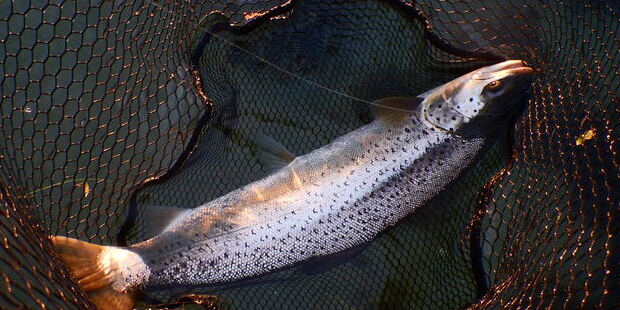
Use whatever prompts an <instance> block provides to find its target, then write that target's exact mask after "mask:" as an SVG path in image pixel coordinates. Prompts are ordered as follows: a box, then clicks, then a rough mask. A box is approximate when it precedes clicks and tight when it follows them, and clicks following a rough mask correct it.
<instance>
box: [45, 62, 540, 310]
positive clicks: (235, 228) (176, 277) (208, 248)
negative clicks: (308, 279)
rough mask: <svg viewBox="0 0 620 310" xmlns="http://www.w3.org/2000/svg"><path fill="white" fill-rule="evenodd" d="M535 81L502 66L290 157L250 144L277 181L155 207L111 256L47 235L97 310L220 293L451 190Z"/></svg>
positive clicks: (380, 107) (518, 65) (387, 102)
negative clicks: (141, 235)
mask: <svg viewBox="0 0 620 310" xmlns="http://www.w3.org/2000/svg"><path fill="white" fill-rule="evenodd" d="M532 75H533V70H532V69H531V68H530V67H528V66H527V65H526V64H525V63H524V62H523V61H521V60H508V61H504V62H501V63H498V64H495V65H491V66H487V67H483V68H480V69H478V70H475V71H473V72H470V73H468V74H465V75H463V76H461V77H459V78H456V79H455V80H452V81H450V82H448V83H446V84H443V85H441V86H438V87H436V88H434V89H431V90H429V91H427V92H425V93H423V94H421V95H419V96H416V97H389V98H384V99H380V100H377V101H375V102H374V108H375V120H374V121H372V122H370V123H368V124H366V125H364V126H362V127H360V128H358V129H356V130H354V131H352V132H350V133H348V134H345V135H343V136H341V137H339V138H337V139H335V140H334V141H332V142H331V143H329V144H327V145H325V146H323V147H321V148H319V149H316V150H314V151H312V152H310V153H307V154H305V155H302V156H295V155H293V154H292V153H291V152H290V151H288V150H287V149H286V147H284V146H283V145H281V144H279V143H278V142H277V141H276V140H274V139H271V138H269V137H266V136H262V135H260V134H256V135H255V136H254V137H253V139H254V140H256V143H255V146H256V148H257V149H259V150H260V151H259V152H257V154H258V156H259V157H260V158H261V159H262V161H263V162H264V163H265V165H266V166H268V167H269V168H270V169H272V170H273V172H272V173H271V174H269V175H267V176H266V177H264V178H262V179H260V180H257V181H255V182H253V183H250V184H248V185H246V186H243V187H241V188H239V189H236V190H234V191H232V192H230V193H228V194H226V195H224V196H221V197H219V198H217V199H214V200H213V201H211V202H208V203H206V204H204V205H202V206H199V207H196V208H194V209H183V208H175V207H159V208H154V209H153V210H152V212H153V214H154V216H153V217H152V218H150V219H148V220H147V221H146V222H148V223H149V225H151V226H152V227H151V228H152V229H153V230H155V229H159V230H160V232H159V233H158V234H156V235H155V236H154V237H152V238H151V239H148V240H146V241H143V242H140V243H137V244H134V245H131V246H128V247H115V246H103V245H96V244H92V243H88V242H85V241H81V240H77V239H73V238H68V237H63V236H52V237H51V241H52V244H53V245H54V249H55V251H56V253H57V255H58V257H59V258H60V259H61V260H62V261H63V262H64V263H65V265H66V266H67V268H68V269H69V271H70V272H71V273H72V274H73V276H74V277H75V278H76V279H77V281H78V283H79V284H80V286H81V287H82V288H83V289H84V291H86V293H87V294H88V296H89V299H90V300H91V301H92V302H93V303H94V304H95V305H96V306H97V308H98V309H131V308H132V307H133V306H134V305H135V302H136V298H137V296H138V295H139V293H140V292H143V291H148V290H153V289H160V288H169V287H186V286H188V287H196V286H206V285H212V284H218V283H228V282H234V281H239V280H243V279H249V278H252V277H257V276H260V275H263V274H267V273H269V272H273V271H276V270H280V269H283V268H286V267H290V266H294V265H296V264H299V263H302V262H305V261H309V260H312V259H316V258H329V256H330V255H335V254H338V253H342V252H343V251H346V250H349V249H352V248H355V247H358V246H360V245H364V244H367V243H368V242H370V241H371V240H373V238H375V237H376V236H378V235H379V234H380V233H382V232H384V231H386V230H388V229H389V228H390V227H393V226H394V225H395V224H396V223H398V222H399V221H400V220H402V219H403V218H405V217H407V216H410V215H412V213H414V211H415V210H416V209H418V208H420V207H423V206H424V205H425V204H426V203H427V202H428V201H429V200H430V199H432V198H433V197H435V196H437V195H438V194H439V193H441V192H442V191H443V189H445V188H446V187H447V186H448V185H449V184H450V183H451V182H454V181H455V180H456V179H457V178H458V177H459V176H460V175H461V174H462V173H463V172H464V171H465V170H466V169H467V168H468V167H469V166H471V165H472V164H473V163H474V162H475V159H476V158H477V157H478V156H480V154H482V153H483V152H484V150H485V146H488V145H489V144H490V143H491V142H492V141H493V140H494V139H496V138H497V137H499V136H500V135H502V134H504V133H506V132H507V130H508V128H509V127H510V124H512V123H514V119H515V118H516V117H517V116H518V115H519V114H520V113H521V111H522V110H523V107H524V106H525V103H524V102H526V101H527V100H526V94H527V90H528V88H529V86H530V84H531V79H532Z"/></svg>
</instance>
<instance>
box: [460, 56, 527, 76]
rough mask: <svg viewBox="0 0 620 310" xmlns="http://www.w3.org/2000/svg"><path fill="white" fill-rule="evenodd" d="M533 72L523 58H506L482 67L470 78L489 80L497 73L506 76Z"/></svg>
mask: <svg viewBox="0 0 620 310" xmlns="http://www.w3.org/2000/svg"><path fill="white" fill-rule="evenodd" d="M532 73H534V70H533V69H532V68H530V67H528V66H527V63H526V62H525V61H523V60H507V61H504V62H500V63H498V64H495V65H492V66H489V67H486V68H482V69H480V71H477V72H474V74H473V75H472V79H474V80H489V79H493V78H497V77H498V76H499V75H501V76H508V75H513V74H518V75H528V74H532Z"/></svg>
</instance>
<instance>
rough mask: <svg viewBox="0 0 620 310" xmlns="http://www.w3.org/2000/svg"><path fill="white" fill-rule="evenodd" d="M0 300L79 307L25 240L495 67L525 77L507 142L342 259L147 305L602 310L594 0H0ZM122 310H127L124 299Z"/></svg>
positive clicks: (237, 167)
mask: <svg viewBox="0 0 620 310" xmlns="http://www.w3.org/2000/svg"><path fill="white" fill-rule="evenodd" d="M0 42H1V43H2V44H0V63H1V65H0V73H1V74H0V85H1V88H0V94H1V97H2V103H1V105H0V187H1V189H2V191H1V194H0V204H1V205H2V212H1V216H0V244H1V246H2V250H1V252H0V276H1V278H0V308H6V309H13V308H20V307H22V308H33V309H34V308H48V309H56V308H62V309H69V308H87V307H88V305H89V304H88V302H87V301H86V299H85V298H84V294H83V292H82V291H81V290H80V289H79V287H78V286H77V284H75V283H74V282H73V280H72V278H71V277H70V276H69V275H68V273H67V272H66V271H65V270H64V268H63V266H62V264H60V263H59V262H58V261H56V260H55V259H54V256H53V252H52V251H51V246H50V244H49V241H48V239H47V238H46V235H50V234H53V235H56V234H57V235H65V236H71V237H75V238H80V239H82V240H88V241H91V242H95V243H101V244H117V245H126V244H132V243H135V242H139V241H141V240H145V239H147V238H149V237H150V236H149V235H147V233H146V231H144V230H142V229H141V227H142V225H141V224H142V221H143V219H144V214H145V212H146V211H148V210H149V208H152V207H155V206H175V207H184V208H192V207H196V206H198V205H200V204H202V203H205V202H208V201H210V200H212V199H213V198H215V197H218V196H221V195H223V194H225V193H227V192H229V191H231V190H233V189H236V188H238V187H239V186H241V185H244V184H247V183H248V182H251V181H253V180H257V179H260V178H261V177H263V176H265V175H267V174H268V172H267V171H266V169H265V167H263V166H262V165H261V163H260V162H259V161H257V159H256V156H255V152H256V150H255V147H254V146H253V144H252V141H251V138H249V137H251V136H252V135H254V134H256V133H260V134H263V135H266V136H269V137H271V138H273V139H274V140H277V141H279V142H280V143H282V144H283V145H285V146H286V147H287V148H288V149H289V150H291V151H292V152H293V153H295V154H298V155H300V154H304V153H307V152H310V151H312V150H314V149H316V148H318V147H320V146H322V145H324V144H326V143H329V142H330V141H331V140H333V139H334V138H336V137H338V136H340V135H342V134H344V133H347V132H349V131H351V130H354V129H356V128H358V127H359V126H361V125H362V124H364V123H367V122H369V121H370V120H372V116H371V113H370V107H369V105H368V104H367V102H370V101H373V100H376V99H379V98H383V97H387V96H407V95H417V94H419V93H422V92H424V91H426V90H428V89H430V88H432V87H434V86H437V85H439V84H442V83H444V82H446V81H449V80H451V79H452V78H454V77H456V76H459V75H461V74H463V73H466V72H469V71H471V70H473V69H475V68H478V67H480V66H483V65H486V64H490V63H493V62H497V61H499V60H501V59H523V60H525V61H526V62H528V63H529V64H531V66H532V67H534V68H535V69H536V70H537V75H536V77H535V80H534V82H533V87H532V96H531V99H530V101H529V104H528V106H527V108H526V110H525V111H524V112H523V115H522V116H521V117H520V118H519V119H518V120H517V122H516V125H515V126H513V128H512V129H513V130H512V131H511V133H510V135H509V136H507V137H504V138H502V139H500V140H499V141H497V142H496V144H495V145H494V146H493V147H492V149H491V150H490V151H489V152H488V153H487V154H486V155H485V157H484V158H482V159H481V160H480V161H479V162H477V163H476V164H475V167H474V169H472V170H471V171H470V172H468V173H467V174H466V175H464V176H462V177H461V178H460V179H459V180H458V181H457V182H455V183H454V184H452V185H450V186H449V187H448V188H447V189H446V190H445V191H444V193H443V194H441V195H439V196H438V197H436V198H435V199H433V201H431V202H430V203H429V204H428V205H427V206H425V207H424V208H421V209H419V210H417V211H416V212H415V213H414V215H413V216H411V217H410V218H408V219H406V220H404V221H403V222H401V223H399V224H398V225H397V226H396V227H394V228H393V229H391V230H389V231H388V232H386V233H385V234H383V235H381V236H380V237H378V238H377V239H376V240H374V241H373V242H372V243H370V244H369V245H367V246H365V247H364V248H362V249H360V250H358V251H356V252H355V253H353V254H352V255H349V256H347V257H344V258H342V257H340V258H338V259H333V260H327V261H324V262H321V263H320V264H311V265H303V266H298V267H295V268H289V269H286V270H282V271H279V272H275V273H272V274H269V275H266V276H263V277H260V278H257V279H252V280H248V281H244V282H242V283H234V284H229V285H218V286H212V287H201V288H194V289H191V290H186V289H184V290H167V291H156V292H149V293H148V296H145V297H144V301H143V302H144V303H150V304H161V303H166V302H169V301H171V300H175V298H177V297H178V296H179V295H184V294H188V293H198V294H206V295H213V296H215V297H216V298H217V302H216V305H217V307H220V308H225V309H228V308H231V309H238V308H319V307H320V308H337V309H341V308H364V309H366V308H381V309H401V308H402V309H411V308H416V309H438V308H439V309H461V308H472V309H505V308H507V309H522V308H552V309H592V308H600V309H614V308H620V282H619V280H618V279H619V278H620V274H619V273H620V270H619V268H620V249H619V245H620V240H619V230H620V200H619V199H618V193H619V192H620V185H619V184H620V182H619V180H620V171H619V168H618V167H619V163H620V157H619V156H618V152H619V151H620V150H619V148H618V141H617V140H618V136H619V133H620V126H619V123H618V119H619V117H620V115H618V114H619V110H620V90H619V89H620V52H619V50H620V5H619V4H618V2H616V1H577V0H574V1H534V0H517V1H500V0H468V1H451V0H434V1H415V2H410V1H387V0H383V1H379V0H367V1H366V0H364V1H360V0H351V1H332V0H306V1H284V0H282V1H275V0H274V1H270V0H255V1H241V0H229V1H202V2H198V1H196V2H193V1H136V2H133V3H132V2H128V1H121V0H114V1H103V0H94V1H67V2H61V1H17V0H15V1H2V2H0ZM140 307H144V305H140Z"/></svg>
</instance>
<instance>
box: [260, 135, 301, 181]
mask: <svg viewBox="0 0 620 310" xmlns="http://www.w3.org/2000/svg"><path fill="white" fill-rule="evenodd" d="M254 145H255V146H256V148H257V152H258V154H257V155H258V160H259V161H260V162H261V163H262V164H263V166H265V169H266V170H267V171H268V172H274V171H277V170H279V169H281V168H282V167H285V166H286V165H288V164H289V163H290V162H292V161H293V160H294V159H295V154H293V153H291V152H290V151H289V150H288V149H286V147H285V146H284V145H282V144H280V143H279V142H278V141H276V140H274V139H273V138H271V137H269V136H266V135H263V134H256V135H255V136H254Z"/></svg>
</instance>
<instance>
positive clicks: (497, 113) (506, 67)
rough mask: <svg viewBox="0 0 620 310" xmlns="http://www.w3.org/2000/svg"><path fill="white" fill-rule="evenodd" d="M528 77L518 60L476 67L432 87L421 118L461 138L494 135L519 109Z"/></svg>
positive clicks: (529, 80)
mask: <svg viewBox="0 0 620 310" xmlns="http://www.w3.org/2000/svg"><path fill="white" fill-rule="evenodd" d="M532 76H533V70H532V68H530V67H527V65H526V64H525V63H524V62H523V61H521V60H508V61H504V62H501V63H498V64H495V65H492V66H488V67H484V68H480V69H478V70H475V71H473V72H470V73H468V74H466V75H464V76H461V77H459V78H457V79H455V80H453V81H451V82H448V83H446V84H444V85H442V86H440V87H438V88H436V89H434V90H432V91H431V92H430V93H429V94H428V95H427V96H426V100H425V102H424V103H423V105H422V118H423V120H424V122H425V123H427V125H429V126H431V127H432V128H436V129H439V130H443V131H449V132H453V133H454V134H457V135H459V136H463V137H481V136H498V135H499V134H500V133H501V132H502V131H503V130H504V129H505V128H507V124H510V123H511V122H510V120H511V119H513V118H514V117H515V116H516V115H518V114H520V113H521V111H522V110H523V107H524V106H525V103H526V100H525V99H526V96H527V94H528V93H529V88H530V85H531V81H532Z"/></svg>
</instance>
